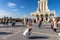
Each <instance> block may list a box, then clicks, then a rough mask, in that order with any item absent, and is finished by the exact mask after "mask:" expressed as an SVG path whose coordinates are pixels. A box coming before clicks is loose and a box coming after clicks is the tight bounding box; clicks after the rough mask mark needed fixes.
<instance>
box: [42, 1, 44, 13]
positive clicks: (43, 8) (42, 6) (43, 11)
mask: <svg viewBox="0 0 60 40" xmlns="http://www.w3.org/2000/svg"><path fill="white" fill-rule="evenodd" d="M42 5H43V6H42V7H43V12H44V2H43V3H42Z"/></svg>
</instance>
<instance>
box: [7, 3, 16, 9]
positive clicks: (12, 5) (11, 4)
mask: <svg viewBox="0 0 60 40" xmlns="http://www.w3.org/2000/svg"><path fill="white" fill-rule="evenodd" d="M8 6H9V7H11V8H15V7H16V4H15V3H12V2H8Z"/></svg>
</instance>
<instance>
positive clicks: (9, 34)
mask: <svg viewBox="0 0 60 40" xmlns="http://www.w3.org/2000/svg"><path fill="white" fill-rule="evenodd" d="M32 28H33V30H32V33H31V35H30V37H29V38H26V37H24V36H23V32H24V31H25V30H26V29H27V27H26V26H25V25H23V24H22V23H16V26H15V27H14V26H13V27H12V26H11V24H10V25H8V26H6V25H5V26H3V25H2V24H1V25H0V40H59V36H58V34H57V33H56V32H54V31H53V30H52V29H51V24H50V23H42V25H41V28H40V29H39V28H38V25H37V24H33V26H32Z"/></svg>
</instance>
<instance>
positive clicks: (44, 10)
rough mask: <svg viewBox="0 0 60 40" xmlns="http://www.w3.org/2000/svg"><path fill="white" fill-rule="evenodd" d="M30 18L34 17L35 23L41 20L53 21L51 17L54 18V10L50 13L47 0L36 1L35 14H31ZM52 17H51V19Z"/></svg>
mask: <svg viewBox="0 0 60 40" xmlns="http://www.w3.org/2000/svg"><path fill="white" fill-rule="evenodd" d="M31 15H32V16H35V17H36V21H38V20H40V19H41V20H43V21H49V20H50V19H52V20H53V19H54V18H53V17H55V16H56V12H55V10H53V11H50V10H49V8H48V0H39V1H38V8H37V10H36V12H32V13H31ZM52 16H53V17H52Z"/></svg>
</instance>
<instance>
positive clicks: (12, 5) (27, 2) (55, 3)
mask: <svg viewBox="0 0 60 40" xmlns="http://www.w3.org/2000/svg"><path fill="white" fill-rule="evenodd" d="M48 6H49V9H50V10H55V11H56V13H57V15H58V16H60V0H48ZM37 7H38V0H0V17H3V16H9V17H10V16H12V17H24V16H25V15H26V16H27V17H29V16H30V14H31V12H35V11H36V9H37Z"/></svg>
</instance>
